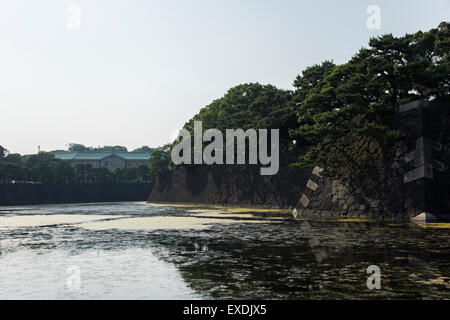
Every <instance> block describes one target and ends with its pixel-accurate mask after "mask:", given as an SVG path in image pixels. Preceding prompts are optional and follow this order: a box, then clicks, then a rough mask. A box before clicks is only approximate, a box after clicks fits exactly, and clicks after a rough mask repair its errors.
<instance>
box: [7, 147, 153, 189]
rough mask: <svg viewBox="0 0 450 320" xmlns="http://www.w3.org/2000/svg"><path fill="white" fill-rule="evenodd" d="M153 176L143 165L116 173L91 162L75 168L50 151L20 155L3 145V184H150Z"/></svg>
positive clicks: (116, 171) (77, 165) (117, 170)
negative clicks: (10, 151)
mask: <svg viewBox="0 0 450 320" xmlns="http://www.w3.org/2000/svg"><path fill="white" fill-rule="evenodd" d="M146 148H148V147H146ZM152 179H153V178H152V177H151V175H150V169H149V168H148V167H147V166H144V165H141V166H139V167H136V168H121V169H116V170H115V171H114V172H110V171H108V169H106V168H93V167H92V166H91V165H89V164H76V165H75V166H74V167H72V166H70V164H68V163H67V162H64V161H63V160H61V159H57V158H55V156H54V154H53V153H51V152H40V153H39V154H34V155H26V156H21V155H20V154H17V153H9V152H8V150H7V149H6V148H4V147H2V146H0V183H53V184H54V183H144V182H146V183H147V182H151V181H152Z"/></svg>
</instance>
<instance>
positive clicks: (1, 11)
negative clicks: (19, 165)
mask: <svg viewBox="0 0 450 320" xmlns="http://www.w3.org/2000/svg"><path fill="white" fill-rule="evenodd" d="M71 5H76V6H78V8H80V10H81V14H80V17H81V20H80V22H81V23H80V29H75V30H72V29H70V28H68V27H67V20H68V19H69V17H70V13H68V12H67V9H68V7H70V6H71ZM369 5H377V6H379V7H380V9H381V29H380V30H369V29H368V28H367V26H366V21H367V18H368V17H369V14H367V13H366V9H367V7H368V6H369ZM449 20H450V1H449V0H428V1H422V0H421V1H419V0H417V1H414V0H395V1H392V0H388V1H384V0H371V1H366V0H341V1H336V0H314V1H313V0H308V1H301V0H296V1H294V0H292V1H288V0H267V1H264V0H220V1H219V0H192V1H187V0H185V1H181V0H179V1H170V0H161V1H150V0H72V1H66V0H7V1H6V0H1V1H0V57H1V58H0V119H1V123H0V145H2V146H4V147H6V148H7V149H8V150H10V151H11V152H17V153H22V154H28V153H35V152H36V151H37V146H38V145H41V149H42V150H47V151H49V150H53V149H62V148H65V145H66V144H67V143H69V142H75V143H82V144H85V145H88V146H98V145H125V146H126V147H128V148H129V149H130V150H131V149H133V148H136V147H139V146H142V145H149V146H151V147H156V146H159V145H162V144H164V143H166V142H169V141H170V140H171V137H172V136H173V133H174V132H175V131H177V130H178V129H179V128H181V127H182V125H183V124H184V123H185V122H186V121H187V120H188V119H189V118H191V117H192V116H193V115H194V114H196V113H197V112H198V111H199V109H200V108H202V107H204V106H206V105H207V104H209V103H210V102H211V101H212V100H213V99H215V98H219V97H221V96H223V95H224V93H225V92H226V91H227V90H228V89H229V88H230V87H232V86H235V85H238V84H241V83H248V82H260V83H263V84H268V83H270V84H273V85H276V86H277V87H279V88H285V89H292V82H293V80H294V79H295V77H296V75H297V74H299V73H300V72H301V70H302V69H304V68H305V67H307V66H310V65H313V64H315V63H320V62H322V61H323V60H327V59H328V60H334V62H336V63H344V62H346V61H347V60H349V59H350V57H351V56H352V55H353V54H355V53H356V52H357V50H358V49H359V48H361V47H362V46H366V45H367V42H368V40H369V38H370V37H371V36H376V35H380V34H383V33H394V34H395V35H402V34H404V33H413V32H416V31H418V30H423V31H425V30H428V29H430V28H433V27H436V26H437V25H438V24H439V23H440V22H441V21H449ZM71 21H72V20H71Z"/></svg>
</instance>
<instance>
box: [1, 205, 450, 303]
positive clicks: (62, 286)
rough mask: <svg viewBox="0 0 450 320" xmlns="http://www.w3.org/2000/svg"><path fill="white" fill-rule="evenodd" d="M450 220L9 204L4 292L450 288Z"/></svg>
mask: <svg viewBox="0 0 450 320" xmlns="http://www.w3.org/2000/svg"><path fill="white" fill-rule="evenodd" d="M449 231H450V224H414V223H409V224H394V223H392V224H391V223H387V224H385V225H383V226H380V225H379V224H378V223H376V222H372V221H357V220H336V221H326V222H325V221H307V220H295V221H294V220H292V219H291V218H290V215H289V213H288V212H282V211H275V210H254V209H253V210H252V209H240V208H222V207H202V206H170V205H156V204H147V203H142V202H139V203H138V202H135V203H105V204H71V205H45V206H22V207H0V288H1V290H0V299H91V298H93V299H450V232H449ZM373 265H375V266H378V267H379V270H380V277H379V279H380V282H379V289H377V288H373V284H374V283H376V282H373V281H372V280H373V277H372V278H371V279H372V280H370V281H369V283H370V284H372V286H370V285H369V287H371V288H372V289H369V288H368V285H367V280H368V277H370V276H371V274H368V273H367V268H368V267H369V266H373Z"/></svg>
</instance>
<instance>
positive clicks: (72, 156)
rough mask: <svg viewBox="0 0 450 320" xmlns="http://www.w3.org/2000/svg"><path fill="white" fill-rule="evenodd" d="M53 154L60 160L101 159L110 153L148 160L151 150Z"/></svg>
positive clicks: (131, 158)
mask: <svg viewBox="0 0 450 320" xmlns="http://www.w3.org/2000/svg"><path fill="white" fill-rule="evenodd" d="M54 155H55V158H57V159H61V160H101V159H103V158H106V157H108V156H111V155H116V156H118V157H120V158H122V159H125V160H148V159H150V155H151V152H57V153H54Z"/></svg>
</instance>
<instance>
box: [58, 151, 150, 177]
mask: <svg viewBox="0 0 450 320" xmlns="http://www.w3.org/2000/svg"><path fill="white" fill-rule="evenodd" d="M54 155H55V158H57V159H61V160H63V161H67V162H69V163H70V165H71V166H72V167H74V166H75V165H77V164H89V165H91V166H92V168H107V169H108V170H109V171H111V172H112V171H114V170H116V169H123V168H135V167H139V166H141V165H144V166H147V167H148V166H150V162H149V159H150V155H151V152H55V153H54Z"/></svg>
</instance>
